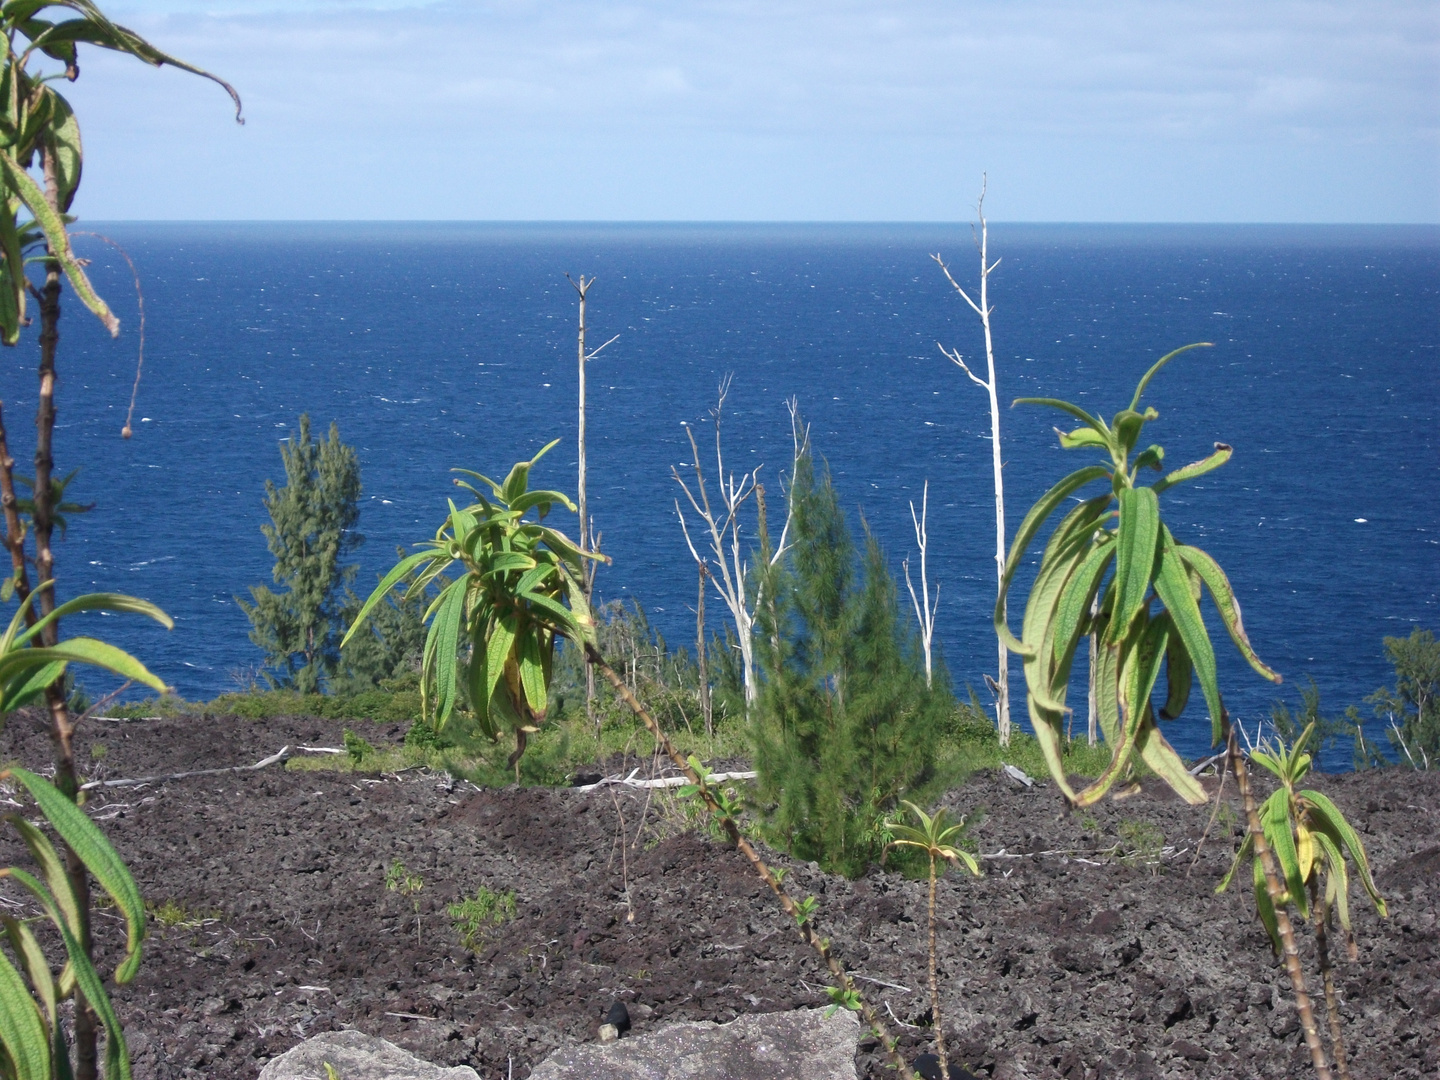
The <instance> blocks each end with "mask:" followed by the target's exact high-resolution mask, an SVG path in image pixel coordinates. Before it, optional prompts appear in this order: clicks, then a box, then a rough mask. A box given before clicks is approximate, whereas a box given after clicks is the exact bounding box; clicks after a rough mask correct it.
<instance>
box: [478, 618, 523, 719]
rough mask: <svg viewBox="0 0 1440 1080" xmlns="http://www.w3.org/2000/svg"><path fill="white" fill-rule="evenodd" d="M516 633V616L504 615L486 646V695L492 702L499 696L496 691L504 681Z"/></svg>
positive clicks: (497, 622)
mask: <svg viewBox="0 0 1440 1080" xmlns="http://www.w3.org/2000/svg"><path fill="white" fill-rule="evenodd" d="M515 631H516V625H515V616H513V615H503V616H501V617H500V618H499V619H497V620H496V622H495V628H494V629H493V630H492V631H491V634H490V640H489V642H488V643H487V644H486V646H485V651H486V660H485V664H486V676H485V694H486V697H487V698H488V699H489V700H491V701H493V700H494V699H495V697H496V696H497V695H496V690H497V688H498V687H499V686H500V684H501V683H502V682H503V681H504V678H505V664H506V662H507V661H508V660H509V659H510V652H511V649H512V648H513V647H514V645H515ZM516 704H518V702H516Z"/></svg>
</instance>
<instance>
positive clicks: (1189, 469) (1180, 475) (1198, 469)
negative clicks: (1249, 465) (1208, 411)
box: [1154, 442, 1234, 492]
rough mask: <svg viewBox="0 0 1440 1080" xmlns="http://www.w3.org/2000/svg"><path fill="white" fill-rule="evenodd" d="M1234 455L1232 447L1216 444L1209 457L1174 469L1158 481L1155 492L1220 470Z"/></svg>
mask: <svg viewBox="0 0 1440 1080" xmlns="http://www.w3.org/2000/svg"><path fill="white" fill-rule="evenodd" d="M1232 453H1234V450H1233V449H1232V448H1231V447H1229V446H1227V445H1225V444H1224V443H1218V442H1217V443H1216V444H1215V452H1214V453H1213V454H1211V455H1210V456H1209V457H1205V458H1201V459H1200V460H1199V461H1192V462H1191V463H1190V464H1189V465H1182V466H1181V467H1180V468H1178V469H1174V470H1172V471H1170V472H1168V473H1166V474H1165V475H1164V476H1162V477H1161V478H1160V479H1159V480H1156V481H1155V484H1154V487H1155V490H1156V492H1161V491H1164V490H1165V489H1166V488H1171V487H1174V486H1175V485H1176V484H1179V483H1183V482H1184V481H1186V480H1193V479H1195V477H1197V476H1204V475H1205V474H1206V473H1208V472H1210V471H1211V470H1212V469H1218V468H1219V467H1220V466H1221V465H1224V464H1225V463H1226V462H1227V461H1229V460H1230V455H1231V454H1232Z"/></svg>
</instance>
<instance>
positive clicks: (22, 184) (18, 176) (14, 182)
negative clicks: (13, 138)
mask: <svg viewBox="0 0 1440 1080" xmlns="http://www.w3.org/2000/svg"><path fill="white" fill-rule="evenodd" d="M0 170H3V172H4V174H5V179H6V181H7V182H8V183H9V185H10V187H11V188H12V189H13V190H14V191H15V192H16V194H18V195H19V196H20V199H21V201H22V202H24V204H25V208H26V209H27V210H29V211H30V213H31V215H32V216H33V217H34V218H35V221H36V223H37V224H38V225H39V226H40V228H41V229H42V230H43V231H44V233H45V239H46V240H47V241H49V243H50V250H51V252H52V253H53V254H54V256H55V259H56V261H57V262H59V263H60V268H61V269H62V270H64V271H65V276H66V277H67V278H69V279H70V286H71V288H73V289H74V290H75V295H76V296H78V297H79V298H80V302H81V303H82V304H84V305H85V306H86V307H87V308H89V309H90V311H91V313H92V314H94V315H95V317H96V318H98V319H99V320H100V321H101V322H102V323H104V324H105V329H107V330H109V331H110V336H111V337H119V336H120V320H119V319H117V318H116V317H115V315H114V313H113V312H111V310H110V308H109V307H107V306H106V304H105V301H104V300H101V299H100V297H99V295H97V294H96V292H95V289H94V287H93V286H92V285H91V284H90V279H89V278H88V277H86V276H85V271H84V269H83V268H82V267H81V266H80V263H79V262H78V261H77V260H76V258H75V253H74V252H73V251H72V250H71V249H70V234H69V233H67V232H66V231H65V221H64V219H63V218H62V217H61V216H60V214H59V213H58V212H57V211H56V210H55V208H54V207H52V206H51V205H50V203H49V201H48V200H47V199H46V198H45V192H44V191H43V190H41V188H40V185H39V184H37V183H35V181H34V180H33V179H32V178H31V176H30V174H29V173H27V172H26V171H25V170H24V169H23V168H22V167H21V165H20V163H19V162H18V161H16V160H15V158H14V157H12V156H11V154H10V152H9V151H8V150H3V149H0Z"/></svg>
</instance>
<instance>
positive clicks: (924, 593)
mask: <svg viewBox="0 0 1440 1080" xmlns="http://www.w3.org/2000/svg"><path fill="white" fill-rule="evenodd" d="M929 510H930V481H929V480H926V481H925V489H924V493H923V494H922V495H921V496H920V516H919V517H916V516H915V503H914V502H913V501H912V502H911V503H910V520H911V522H912V523H913V524H914V525H915V542H916V544H918V545H919V546H920V595H919V596H917V595H916V594H915V586H914V584H913V583H912V582H911V581H910V560H909V559H906V560H905V561H904V562H903V563H901V564H900V565H901V566H903V567H904V568H905V587H906V588H907V589H909V590H910V602H911V603H912V604H914V605H915V618H916V619H918V620H919V622H920V643H921V644H922V645H924V646H925V688H926V689H927V690H928V689H929V688H930V684H931V649H930V643H931V642H932V641H934V640H935V613H936V612H937V611H939V610H940V584H939V582H936V584H935V601H934V603H933V604H932V603H931V601H930V579H929V576H928V573H927V567H926V552H927V549H928V548H929V546H930V537H929V536H928V535H927V533H926V531H925V518H926V515H927V514H928V512H929Z"/></svg>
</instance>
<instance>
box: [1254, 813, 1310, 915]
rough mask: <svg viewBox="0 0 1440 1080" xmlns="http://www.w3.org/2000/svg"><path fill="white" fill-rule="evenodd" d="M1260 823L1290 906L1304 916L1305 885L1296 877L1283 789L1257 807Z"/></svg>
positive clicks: (1297, 856)
mask: <svg viewBox="0 0 1440 1080" xmlns="http://www.w3.org/2000/svg"><path fill="white" fill-rule="evenodd" d="M1260 824H1261V826H1262V827H1263V828H1264V830H1265V839H1266V840H1268V841H1269V842H1270V848H1271V850H1272V851H1274V853H1275V861H1276V862H1277V863H1278V864H1279V865H1280V873H1281V876H1283V877H1284V879H1285V891H1286V892H1287V893H1289V895H1290V903H1292V904H1294V905H1295V909H1296V910H1297V911H1298V912H1299V913H1300V914H1301V916H1302V917H1303V916H1306V915H1308V914H1309V904H1308V903H1307V902H1306V896H1305V883H1304V881H1302V880H1301V878H1300V853H1299V852H1298V851H1296V850H1295V834H1294V832H1293V831H1292V829H1293V827H1294V826H1293V825H1292V823H1291V821H1290V796H1289V793H1288V792H1286V791H1285V789H1284V788H1281V789H1280V790H1279V791H1277V792H1275V794H1274V795H1271V796H1270V798H1268V799H1266V800H1265V802H1264V803H1263V804H1262V805H1261V807H1260Z"/></svg>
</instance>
